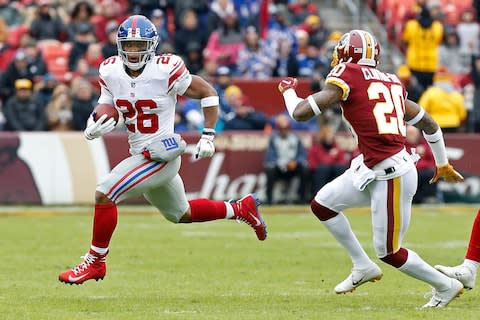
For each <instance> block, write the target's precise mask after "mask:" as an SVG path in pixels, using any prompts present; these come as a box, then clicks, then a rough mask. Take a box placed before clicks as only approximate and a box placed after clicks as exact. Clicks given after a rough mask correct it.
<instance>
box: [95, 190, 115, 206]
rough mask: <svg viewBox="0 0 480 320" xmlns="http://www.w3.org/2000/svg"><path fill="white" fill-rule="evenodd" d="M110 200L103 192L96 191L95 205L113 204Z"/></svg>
mask: <svg viewBox="0 0 480 320" xmlns="http://www.w3.org/2000/svg"><path fill="white" fill-rule="evenodd" d="M111 202H112V200H110V199H109V198H108V197H107V196H106V195H105V194H104V193H103V192H100V191H96V192H95V203H111Z"/></svg>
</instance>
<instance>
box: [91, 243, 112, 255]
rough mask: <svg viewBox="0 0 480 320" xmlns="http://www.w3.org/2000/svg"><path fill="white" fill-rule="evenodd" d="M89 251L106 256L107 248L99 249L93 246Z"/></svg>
mask: <svg viewBox="0 0 480 320" xmlns="http://www.w3.org/2000/svg"><path fill="white" fill-rule="evenodd" d="M90 249H92V250H93V251H95V252H96V253H98V254H102V255H103V254H106V253H107V252H108V248H99V247H95V246H94V245H93V244H92V245H91V246H90Z"/></svg>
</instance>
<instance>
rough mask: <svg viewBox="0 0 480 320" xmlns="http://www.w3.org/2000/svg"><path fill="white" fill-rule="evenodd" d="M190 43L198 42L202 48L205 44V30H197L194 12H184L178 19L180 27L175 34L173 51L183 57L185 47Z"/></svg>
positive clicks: (185, 50) (196, 18)
mask: <svg viewBox="0 0 480 320" xmlns="http://www.w3.org/2000/svg"><path fill="white" fill-rule="evenodd" d="M190 42H198V43H200V46H201V47H202V48H204V47H205V44H206V43H207V38H206V33H205V30H202V29H201V28H199V25H198V17H197V14H196V13H195V11H193V10H186V11H185V12H183V14H182V15H181V18H180V26H179V28H178V30H177V31H176V33H175V50H176V52H177V54H179V55H181V56H183V57H185V56H186V55H187V45H188V44H189V43H190Z"/></svg>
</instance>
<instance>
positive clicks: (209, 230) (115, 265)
mask: <svg viewBox="0 0 480 320" xmlns="http://www.w3.org/2000/svg"><path fill="white" fill-rule="evenodd" d="M80 211H81V212H82V211H83V212H87V211H88V209H86V208H83V209H80ZM121 211H123V212H126V211H127V208H121ZM132 211H135V212H139V213H142V212H144V210H143V209H142V208H133V209H130V210H129V212H132ZM24 212H26V213H27V214H30V215H34V214H36V212H35V210H33V211H32V210H31V209H25V210H24ZM48 212H49V209H42V212H38V213H40V214H41V217H34V216H1V215H0V253H1V255H0V257H1V261H0V319H15V320H17V319H35V320H37V319H38V320H40V319H55V320H56V319H68V320H72V319H82V320H83V319H115V320H120V319H382V320H385V319H435V320H441V319H479V318H480V316H479V312H480V307H479V303H478V298H479V297H478V292H479V291H478V290H479V289H480V288H477V289H474V290H472V291H469V292H466V293H465V294H464V295H462V296H461V297H460V298H459V299H457V300H455V301H454V302H453V303H452V304H450V306H449V307H448V308H446V309H444V310H428V311H422V310H418V309H417V308H418V307H419V306H421V305H422V304H423V303H425V302H426V301H427V298H425V297H424V294H425V293H426V292H428V291H429V287H428V285H426V284H424V283H421V282H419V281H416V280H413V279H410V278H408V277H407V276H405V275H403V274H401V273H400V272H398V271H396V270H394V269H393V268H391V267H389V266H386V265H384V264H381V262H379V264H380V265H381V267H382V268H383V270H384V278H383V279H382V280H381V281H380V282H377V283H375V284H370V283H369V284H366V285H364V286H362V287H360V288H359V289H357V291H355V292H354V293H352V294H348V295H336V294H335V293H334V292H333V287H334V286H335V285H336V283H337V282H339V281H341V280H343V279H344V277H346V276H347V275H348V273H349V271H350V268H351V265H350V262H349V260H348V258H347V256H346V254H345V253H344V252H343V250H341V249H340V248H339V247H338V245H337V244H336V243H335V242H334V241H333V239H332V237H331V236H330V235H329V234H328V233H327V232H326V230H325V228H324V227H323V226H322V225H321V224H320V223H319V222H318V221H317V220H316V219H315V218H314V217H313V216H312V215H310V214H298V212H305V213H306V212H308V208H306V207H305V208H291V209H288V208H265V209H264V212H265V213H264V216H265V218H266V220H267V222H268V226H269V238H268V239H267V241H265V242H259V241H257V240H256V238H255V235H254V233H253V231H251V230H250V229H249V227H247V226H246V225H244V224H237V223H234V222H232V221H216V222H212V223H203V224H195V225H173V224H171V223H168V222H167V221H166V220H164V219H163V218H161V217H160V216H159V215H152V214H151V212H152V211H151V210H148V211H146V212H144V214H142V215H131V214H124V215H121V216H120V219H119V226H118V228H117V232H116V233H115V235H114V238H113V242H112V245H111V254H110V256H109V259H108V276H107V277H106V278H105V280H104V281H100V282H94V281H91V282H87V283H85V284H84V285H81V286H69V285H64V284H61V283H59V282H58V281H57V276H58V272H59V271H62V270H64V269H66V268H68V267H71V266H73V265H74V264H76V263H78V262H79V261H80V259H79V257H80V255H82V254H83V253H84V252H85V251H86V249H87V246H88V243H89V240H90V232H91V217H90V216H88V215H86V214H75V213H74V214H69V215H53V216H48V215H47V214H46V213H48ZM72 212H75V210H73V211H72ZM274 212H281V214H273V213H274ZM288 212H297V214H289V213H288ZM415 212H416V213H415V214H414V215H413V217H412V225H411V227H410V230H409V233H408V234H407V236H406V242H405V245H406V246H408V247H410V248H411V249H414V250H416V251H417V252H418V253H419V254H420V255H421V256H422V257H424V258H425V260H427V261H428V262H430V263H432V264H435V263H445V264H456V263H458V262H460V261H461V260H462V259H463V254H464V252H465V247H466V243H467V239H468V236H469V233H470V228H471V223H472V221H473V218H474V214H475V209H474V208H463V209H462V208H447V209H445V208H444V209H441V210H440V209H428V208H427V209H425V208H423V209H416V210H415ZM347 215H348V217H349V219H350V222H351V224H352V226H353V228H354V230H356V232H357V235H358V237H359V239H360V241H361V242H362V243H363V244H364V245H365V247H366V249H367V251H368V252H369V254H370V255H371V256H373V251H372V246H371V238H372V236H371V232H370V217H369V216H368V214H367V213H366V210H356V211H349V212H348V213H347ZM374 260H375V261H377V262H378V260H377V259H376V258H375V259H374Z"/></svg>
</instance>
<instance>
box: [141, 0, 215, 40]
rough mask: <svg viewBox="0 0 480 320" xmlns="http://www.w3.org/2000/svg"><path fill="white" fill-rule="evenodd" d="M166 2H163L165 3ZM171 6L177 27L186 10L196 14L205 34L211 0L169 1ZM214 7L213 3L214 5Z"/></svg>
mask: <svg viewBox="0 0 480 320" xmlns="http://www.w3.org/2000/svg"><path fill="white" fill-rule="evenodd" d="M144 1H150V2H151V0H144ZM163 1H164V0H161V1H160V3H161V2H163ZM169 2H170V3H169V4H170V5H171V6H172V7H173V13H174V16H175V20H174V22H175V25H179V24H180V23H179V21H180V17H181V16H182V15H183V13H184V12H185V11H186V10H193V11H194V12H195V15H196V16H197V17H198V21H199V22H198V25H199V26H200V29H202V30H204V33H205V28H206V27H207V19H208V14H209V10H210V9H209V8H210V7H209V3H210V2H211V1H210V0H182V1H169ZM212 5H213V3H212ZM205 36H206V37H208V30H207V34H205Z"/></svg>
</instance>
